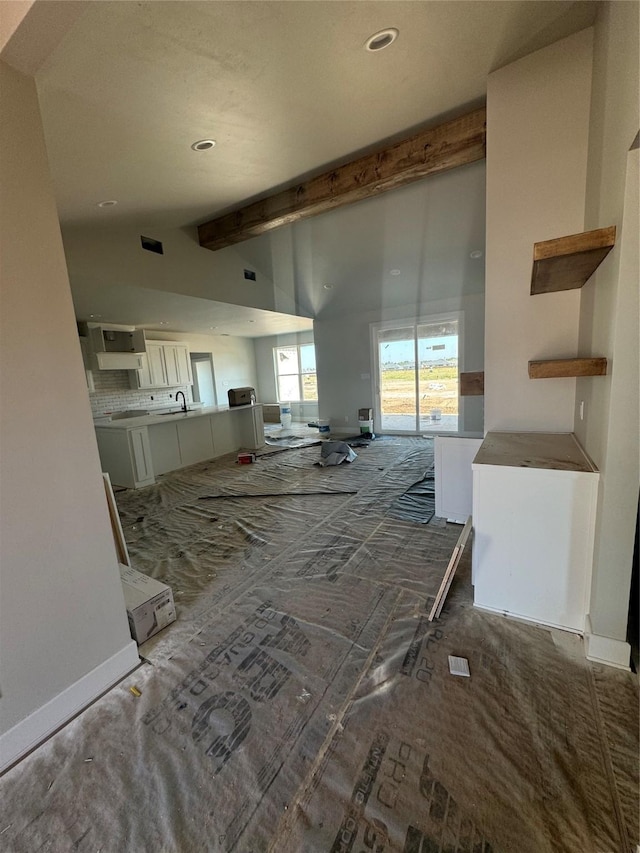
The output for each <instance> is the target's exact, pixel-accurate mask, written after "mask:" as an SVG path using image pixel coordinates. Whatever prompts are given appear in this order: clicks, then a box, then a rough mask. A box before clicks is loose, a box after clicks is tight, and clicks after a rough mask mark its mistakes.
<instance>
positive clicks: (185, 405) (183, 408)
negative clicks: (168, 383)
mask: <svg viewBox="0 0 640 853" xmlns="http://www.w3.org/2000/svg"><path fill="white" fill-rule="evenodd" d="M179 394H182V411H183V412H186V411H187V398H186V397H185V396H184V391H178V393H177V394H176V403H177V402H178V395H179Z"/></svg>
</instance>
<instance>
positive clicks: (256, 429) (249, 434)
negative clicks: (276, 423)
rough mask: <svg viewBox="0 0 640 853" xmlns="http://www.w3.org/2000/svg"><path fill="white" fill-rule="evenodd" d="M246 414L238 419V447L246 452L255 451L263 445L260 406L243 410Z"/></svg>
mask: <svg viewBox="0 0 640 853" xmlns="http://www.w3.org/2000/svg"><path fill="white" fill-rule="evenodd" d="M245 412H246V413H247V414H246V415H245V416H244V417H242V418H241V419H238V422H237V427H236V428H239V431H240V447H244V448H246V449H247V450H256V449H257V448H258V447H262V446H263V444H264V418H263V414H262V406H252V407H251V409H245Z"/></svg>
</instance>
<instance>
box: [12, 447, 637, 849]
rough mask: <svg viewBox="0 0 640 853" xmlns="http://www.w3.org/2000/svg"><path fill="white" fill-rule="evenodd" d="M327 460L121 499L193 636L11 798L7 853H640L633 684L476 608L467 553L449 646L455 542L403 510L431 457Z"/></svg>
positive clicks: (156, 650)
mask: <svg viewBox="0 0 640 853" xmlns="http://www.w3.org/2000/svg"><path fill="white" fill-rule="evenodd" d="M318 455H319V452H318V448H317V447H303V448H299V449H289V450H287V451H286V452H284V451H282V452H275V453H269V454H264V455H262V456H260V455H258V458H257V459H256V462H255V464H252V465H237V464H236V460H235V457H233V458H232V457H227V458H224V459H220V460H216V461H214V462H211V463H207V464H200V465H196V466H193V467H192V468H189V469H184V470H182V471H177V472H173V473H172V474H169V475H166V476H165V477H163V478H161V480H160V482H159V483H158V484H157V485H155V486H151V487H148V488H146V489H141V490H138V491H126V492H120V493H119V494H118V495H117V500H118V506H119V511H120V515H121V519H122V524H123V528H124V532H125V535H126V539H127V545H128V550H129V554H130V556H131V561H132V565H133V566H134V567H135V568H136V569H137V570H139V571H142V572H144V573H146V574H148V575H151V576H153V577H155V578H157V579H158V580H161V581H162V582H163V583H166V584H169V585H170V586H171V587H172V589H173V592H174V597H175V602H176V606H177V611H178V619H177V621H176V622H175V623H173V624H172V625H170V626H168V627H167V628H165V629H164V630H163V631H161V632H160V633H159V634H157V635H156V636H154V637H153V638H152V639H151V640H149V641H148V642H147V643H146V644H144V645H143V646H141V648H140V651H141V654H142V656H143V658H144V661H145V663H144V665H143V666H142V667H141V668H139V669H138V670H137V671H136V672H134V673H132V674H131V676H130V677H129V678H127V679H125V680H124V681H123V682H122V683H121V684H119V685H117V686H116V687H115V688H114V689H112V690H111V691H110V692H109V693H108V694H107V695H105V696H104V697H102V698H101V699H100V700H98V701H97V702H96V703H95V704H94V705H92V706H91V707H90V708H88V709H87V710H86V711H85V712H84V713H83V714H81V715H80V716H79V717H78V718H76V719H75V720H74V721H72V722H71V723H70V724H69V725H67V726H66V727H65V728H64V729H63V730H61V731H60V732H59V733H58V734H56V735H55V736H54V737H53V738H51V739H50V740H49V741H48V742H47V743H46V744H44V745H43V746H42V747H41V748H40V749H38V750H37V751H35V752H34V753H33V754H32V755H30V756H29V757H27V758H26V759H25V760H24V761H22V762H21V763H20V764H19V765H17V766H16V767H14V768H13V769H12V770H10V771H9V772H8V773H7V774H6V775H5V776H4V778H3V779H2V782H1V785H2V792H1V793H2V798H1V805H0V810H1V811H0V849H2V850H6V851H11V853H21V851H25V853H26V851H29V853H32V851H36V850H47V851H54V853H57V851H72V850H73V851H80V852H81V853H82V851H93V853H95V851H98V850H99V851H103V853H111V851H113V853H124V851H136V853H160V851H162V853H174V851H175V853H190V851H237V852H238V853H258V851H272V853H314V852H315V851H326V853H342V851H344V853H347V852H348V851H353V853H360V852H361V851H377V853H383V851H385V853H386V851H403V853H436V851H438V853H458V851H459V853H463V851H464V852H465V853H510V852H511V851H513V853H564V851H566V853H597V851H602V852H603V853H604V851H607V852H608V853H631V851H633V853H635V845H636V844H637V843H638V826H637V817H638V800H637V795H638V775H637V750H638V743H637V719H638V690H637V680H636V677H635V676H633V675H632V674H630V673H626V672H622V671H619V670H614V669H610V668H606V667H603V666H598V665H594V664H591V663H589V662H587V661H586V660H585V658H584V654H583V649H582V641H581V639H580V638H579V637H577V636H575V635H572V634H568V633H563V632H560V631H554V630H549V629H542V628H539V627H536V626H535V625H531V624H524V623H520V622H516V621H513V620H509V619H505V618H501V617H499V616H497V615H492V614H489V613H485V612H481V611H479V610H476V609H474V608H473V606H472V590H471V585H470V576H469V575H470V551H471V548H470V547H469V545H468V546H467V548H466V550H465V551H464V553H463V554H462V559H461V561H460V564H459V568H458V572H457V574H456V576H455V579H454V580H453V584H452V586H451V590H450V592H449V595H448V597H447V599H446V603H445V605H444V609H443V610H442V612H441V614H440V618H439V619H438V621H435V622H430V621H429V614H430V612H431V610H432V607H433V604H434V600H435V596H436V594H437V592H438V590H439V589H440V587H441V585H442V583H443V579H444V575H445V570H446V568H447V565H448V564H449V562H450V559H451V556H452V552H453V551H454V547H455V546H456V543H457V542H458V538H459V535H460V531H461V528H460V527H459V526H457V525H451V524H446V523H445V522H444V521H443V520H442V519H437V518H434V519H433V520H432V521H431V522H430V523H429V524H424V523H418V524H416V523H415V522H412V521H405V520H402V519H398V518H394V517H393V516H392V515H390V514H388V510H389V508H390V506H391V505H392V504H393V502H394V501H395V500H396V499H397V498H398V497H399V496H400V495H402V494H404V493H405V492H406V491H407V489H408V488H409V486H411V484H412V483H415V482H417V481H418V480H420V479H421V478H422V477H423V475H424V472H425V471H426V470H428V469H429V468H430V465H431V463H432V457H433V451H432V442H431V440H424V439H417V438H416V439H407V438H405V439H388V440H378V441H375V442H372V443H371V444H370V445H369V446H368V447H364V448H362V449H359V450H358V456H357V459H355V460H354V461H353V462H352V464H350V465H338V466H332V467H328V468H321V467H319V466H318V465H316V464H315V463H316V461H317V459H318ZM251 495H253V499H252V500H248V499H247V497H248V496H251ZM214 497H215V500H212V499H210V498H214ZM451 660H453V664H452V669H451V670H450V661H451ZM461 661H463V662H464V663H461ZM464 664H466V671H465V668H464ZM452 673H453V674H452ZM467 673H469V676H468V677H466V676H467ZM455 675H458V676H460V675H463V676H465V677H455Z"/></svg>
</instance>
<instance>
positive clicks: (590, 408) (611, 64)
mask: <svg viewBox="0 0 640 853" xmlns="http://www.w3.org/2000/svg"><path fill="white" fill-rule="evenodd" d="M638 28H639V22H638V4H637V3H605V4H602V6H601V8H600V11H599V13H598V19H597V23H596V26H595V40H594V69H593V74H594V77H593V97H592V102H591V127H590V134H589V167H588V174H587V199H586V203H587V207H586V220H585V226H586V228H589V229H590V228H602V227H605V226H608V225H615V226H616V227H617V240H616V247H615V248H614V250H613V251H612V252H611V253H610V254H609V256H608V257H607V259H606V260H605V261H604V262H603V263H602V264H601V266H600V267H599V268H598V270H597V272H596V274H595V275H594V276H593V277H592V278H591V279H590V280H589V281H588V282H587V284H586V285H585V286H584V287H583V289H582V301H581V306H580V309H581V310H580V348H581V350H582V351H584V352H585V353H593V354H594V355H603V356H606V357H607V359H608V361H609V368H608V375H607V376H606V377H593V378H585V379H580V380H578V383H577V399H576V403H577V405H578V406H579V403H580V401H584V404H585V419H584V420H583V421H581V420H580V418H579V415H577V416H576V434H577V436H578V438H579V439H580V441H581V442H582V444H583V445H584V447H585V449H586V450H587V452H588V453H589V455H590V456H591V458H592V459H593V460H594V462H595V463H596V465H597V466H598V468H599V469H600V471H601V472H602V477H601V486H600V501H599V512H598V520H597V527H596V553H595V561H594V572H593V589H592V601H591V626H592V630H593V632H594V633H596V634H598V635H601V636H604V637H609V638H613V639H615V640H619V641H624V640H625V633H626V625H627V608H628V603H629V584H630V576H631V562H632V555H633V539H634V531H635V518H636V512H637V507H638V479H639V472H638V461H639V453H640V449H639V446H638V445H639V433H640V427H639V423H638V420H639V416H638V407H639V401H638V393H639V385H640V380H639V378H638V369H639V362H638V337H639V330H638V289H639V274H638V233H639V229H638V174H637V170H638V151H637V150H636V151H635V152H634V154H632V155H628V149H629V148H630V146H631V145H632V143H633V140H634V137H636V134H637V133H638V129H639V127H640V118H639V115H638V104H639V98H640V95H639V83H638V77H639V57H638ZM634 170H635V172H634ZM625 191H626V193H627V197H626V202H625ZM625 203H626V207H625ZM623 212H624V215H623ZM636 604H637V602H636Z"/></svg>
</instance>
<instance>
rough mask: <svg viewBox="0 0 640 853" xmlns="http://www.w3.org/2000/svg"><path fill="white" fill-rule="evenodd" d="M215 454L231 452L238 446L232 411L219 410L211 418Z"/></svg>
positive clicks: (236, 429)
mask: <svg viewBox="0 0 640 853" xmlns="http://www.w3.org/2000/svg"><path fill="white" fill-rule="evenodd" d="M211 425H212V427H213V448H214V454H215V456H224V455H225V453H233V451H234V450H237V449H238V447H239V446H241V445H239V440H238V427H237V424H236V422H235V418H234V416H233V412H220V414H219V415H214V417H213V418H212V419H211Z"/></svg>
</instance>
